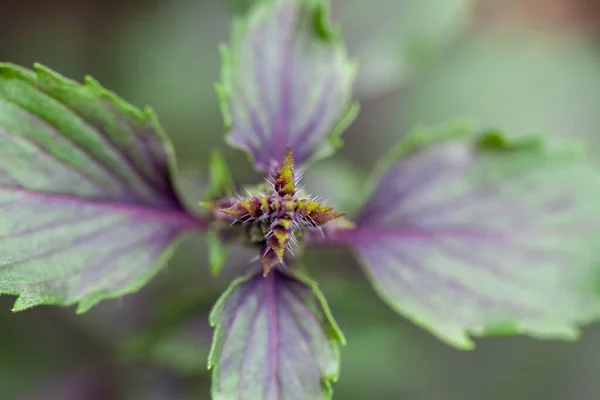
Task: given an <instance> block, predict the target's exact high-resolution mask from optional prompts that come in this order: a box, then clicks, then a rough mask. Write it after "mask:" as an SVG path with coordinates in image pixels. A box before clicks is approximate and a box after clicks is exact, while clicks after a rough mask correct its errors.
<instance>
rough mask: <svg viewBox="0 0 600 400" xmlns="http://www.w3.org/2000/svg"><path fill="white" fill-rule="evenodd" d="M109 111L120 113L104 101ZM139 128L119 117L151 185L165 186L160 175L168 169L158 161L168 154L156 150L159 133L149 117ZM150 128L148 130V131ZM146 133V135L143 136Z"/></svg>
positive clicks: (120, 125)
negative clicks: (158, 152)
mask: <svg viewBox="0 0 600 400" xmlns="http://www.w3.org/2000/svg"><path fill="white" fill-rule="evenodd" d="M102 104H103V105H104V106H105V107H106V109H107V110H108V112H109V113H112V114H114V115H119V116H121V115H122V114H120V113H119V112H118V111H117V110H116V109H113V107H112V105H111V103H107V102H104V101H103V102H102ZM142 122H143V123H142V124H141V126H140V127H138V129H135V128H134V127H133V126H132V124H131V123H130V121H129V120H128V119H127V117H125V118H117V123H118V125H119V128H120V129H122V130H123V131H125V132H127V135H128V137H130V138H131V141H132V143H133V146H132V147H130V148H131V149H133V150H135V153H136V154H137V155H138V156H139V157H140V161H141V162H140V163H138V165H139V166H140V167H141V168H143V169H144V171H143V172H144V175H145V176H146V178H147V179H148V180H149V183H150V184H151V185H153V186H154V185H157V186H159V187H164V183H165V182H164V180H163V179H160V178H159V176H163V172H164V171H166V169H165V165H163V164H161V163H158V160H162V159H166V157H167V155H166V154H165V152H164V151H161V152H160V154H156V152H155V146H154V144H155V141H158V142H160V139H159V138H158V135H157V134H156V132H155V128H154V127H153V126H152V124H151V122H150V120H149V119H147V120H144V121H142ZM146 130H148V131H146ZM142 135H144V137H142Z"/></svg>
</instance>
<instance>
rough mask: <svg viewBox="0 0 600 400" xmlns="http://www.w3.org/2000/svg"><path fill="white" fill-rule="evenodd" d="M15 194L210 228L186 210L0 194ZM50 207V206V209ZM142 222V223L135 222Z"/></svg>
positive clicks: (66, 197)
mask: <svg viewBox="0 0 600 400" xmlns="http://www.w3.org/2000/svg"><path fill="white" fill-rule="evenodd" d="M3 192H4V193H14V194H20V195H24V196H29V197H33V198H36V199H39V200H43V201H47V202H49V203H51V202H58V203H64V204H73V205H79V206H82V207H97V208H98V209H100V210H104V211H105V212H111V213H122V214H129V215H131V216H138V217H141V221H157V222H163V223H165V224H169V225H177V226H180V227H181V228H182V229H183V228H185V229H192V230H203V229H205V228H206V227H207V226H208V223H207V222H206V221H204V220H201V219H199V218H196V217H194V216H192V215H191V214H189V213H187V212H186V211H185V210H183V209H181V208H179V209H175V208H173V209H170V210H169V209H162V208H157V207H152V206H149V205H145V204H144V205H142V204H135V203H124V202H123V203H119V202H115V201H103V200H95V199H90V198H83V197H75V196H72V195H65V194H51V193H43V192H35V191H31V190H27V189H14V188H2V187H0V193H3ZM49 206H50V205H48V207H49ZM135 222H140V221H135Z"/></svg>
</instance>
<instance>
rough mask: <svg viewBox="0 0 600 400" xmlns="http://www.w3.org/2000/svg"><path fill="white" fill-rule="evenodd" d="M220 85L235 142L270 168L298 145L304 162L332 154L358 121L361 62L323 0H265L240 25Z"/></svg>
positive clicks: (225, 50) (226, 55) (296, 151)
mask: <svg viewBox="0 0 600 400" xmlns="http://www.w3.org/2000/svg"><path fill="white" fill-rule="evenodd" d="M222 61H223V70H222V81H221V83H220V84H219V85H218V86H217V91H218V93H219V95H220V97H221V101H222V106H223V114H224V118H225V123H226V126H227V128H228V130H229V133H228V135H227V141H228V142H229V144H231V145H233V146H235V147H239V148H242V149H244V150H247V151H248V152H249V153H250V155H251V158H252V159H253V161H254V164H255V167H256V168H257V169H258V170H261V171H268V170H270V168H271V167H273V165H274V164H276V163H278V162H279V161H281V160H282V159H283V158H284V155H285V150H286V148H288V147H291V148H292V149H293V150H294V157H295V161H296V163H297V165H302V164H305V163H306V162H307V161H309V160H315V159H319V158H323V157H326V156H328V155H330V154H332V153H333V152H334V151H335V149H337V148H338V147H340V146H341V139H340V135H341V133H342V132H343V130H344V129H345V127H346V126H347V125H348V124H349V123H350V122H351V121H352V120H353V119H354V118H355V116H356V113H357V111H358V108H357V106H356V104H354V103H351V102H350V96H351V85H352V80H353V77H354V65H353V64H352V63H350V62H349V60H348V58H347V56H346V52H345V50H344V47H343V45H342V43H341V41H340V39H339V36H338V33H337V32H335V31H333V30H332V29H331V28H330V27H329V23H328V16H327V10H326V8H325V3H324V2H322V1H320V0H263V1H259V2H257V3H256V4H255V5H254V6H253V7H252V9H251V10H250V11H249V13H248V15H247V16H246V17H245V18H244V19H238V20H237V21H236V22H235V23H234V30H233V38H232V44H231V46H230V47H228V48H225V47H224V48H222Z"/></svg>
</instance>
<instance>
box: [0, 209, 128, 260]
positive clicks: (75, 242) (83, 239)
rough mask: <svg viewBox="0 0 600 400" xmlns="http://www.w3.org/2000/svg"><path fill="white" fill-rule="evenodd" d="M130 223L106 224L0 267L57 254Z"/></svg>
mask: <svg viewBox="0 0 600 400" xmlns="http://www.w3.org/2000/svg"><path fill="white" fill-rule="evenodd" d="M130 223H131V222H130V221H125V222H123V223H120V224H117V225H111V226H108V227H105V228H102V229H98V230H95V231H92V232H89V233H87V234H85V235H81V236H78V237H76V238H74V239H73V240H71V241H70V242H68V243H65V244H62V245H60V246H56V247H53V248H51V249H48V250H46V251H42V252H39V253H37V254H33V255H31V256H28V257H24V258H21V259H19V260H14V261H11V262H8V263H5V264H0V268H6V267H14V266H17V265H19V264H23V263H26V262H29V261H34V260H39V259H40V258H43V257H46V256H51V255H54V254H58V253H60V252H61V251H63V250H70V249H73V248H74V247H77V246H80V245H82V244H85V243H86V242H87V241H88V240H89V239H94V238H97V237H98V235H99V234H101V233H107V232H112V231H114V230H115V227H118V226H125V225H127V224H130Z"/></svg>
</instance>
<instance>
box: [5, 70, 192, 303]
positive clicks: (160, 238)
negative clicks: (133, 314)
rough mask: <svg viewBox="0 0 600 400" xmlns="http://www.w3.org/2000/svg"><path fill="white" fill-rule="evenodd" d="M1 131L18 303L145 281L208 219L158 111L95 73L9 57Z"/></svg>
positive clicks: (92, 295)
mask: <svg viewBox="0 0 600 400" xmlns="http://www.w3.org/2000/svg"><path fill="white" fill-rule="evenodd" d="M0 141H1V144H0V160H1V161H0V293H8V294H15V295H19V296H20V297H19V298H18V299H17V301H16V303H15V306H14V309H15V310H23V309H26V308H29V307H32V306H35V305H38V304H57V305H70V304H75V303H78V305H79V307H78V311H79V312H83V311H85V310H87V309H89V308H90V307H91V306H93V305H94V304H95V303H97V302H98V301H100V300H101V299H104V298H111V297H117V296H121V295H123V294H126V293H130V292H133V291H136V290H138V289H139V288H140V287H141V286H142V285H144V284H145V283H146V282H147V281H148V280H149V279H150V278H151V277H152V276H153V275H154V274H155V273H156V272H157V271H158V269H159V268H160V267H161V266H162V265H163V264H164V263H165V262H166V260H167V258H168V257H169V255H170V253H171V251H172V249H173V246H172V245H173V244H174V242H175V241H176V240H177V239H179V238H180V237H181V236H182V234H183V233H184V232H186V231H189V230H196V229H201V228H203V225H204V223H203V222H202V221H199V220H197V219H195V218H194V217H193V216H191V215H190V214H188V213H187V212H186V210H185V209H184V207H183V206H182V204H181V202H180V200H179V198H178V195H177V192H176V189H175V187H174V183H173V181H172V175H171V172H172V171H173V163H174V159H173V156H172V150H171V147H170V144H169V142H168V141H167V140H166V137H165V135H164V133H163V132H162V130H161V128H160V126H159V125H158V122H157V120H156V118H155V116H154V114H153V112H152V111H151V110H146V111H145V112H141V111H139V110H137V109H135V108H133V107H132V106H130V105H128V104H126V103H125V102H124V101H122V100H121V99H119V98H118V97H116V96H115V95H114V94H112V93H110V92H108V91H107V90H105V89H103V88H102V87H101V86H100V85H99V84H98V83H97V82H95V81H94V80H92V79H91V78H88V79H86V82H85V84H84V85H79V84H77V83H75V82H73V81H70V80H67V79H65V78H63V77H62V76H60V75H58V74H56V73H54V72H52V71H50V70H49V69H47V68H45V67H42V66H39V65H38V66H36V70H35V72H34V71H29V70H27V69H24V68H21V67H17V66H13V65H9V64H0Z"/></svg>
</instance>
